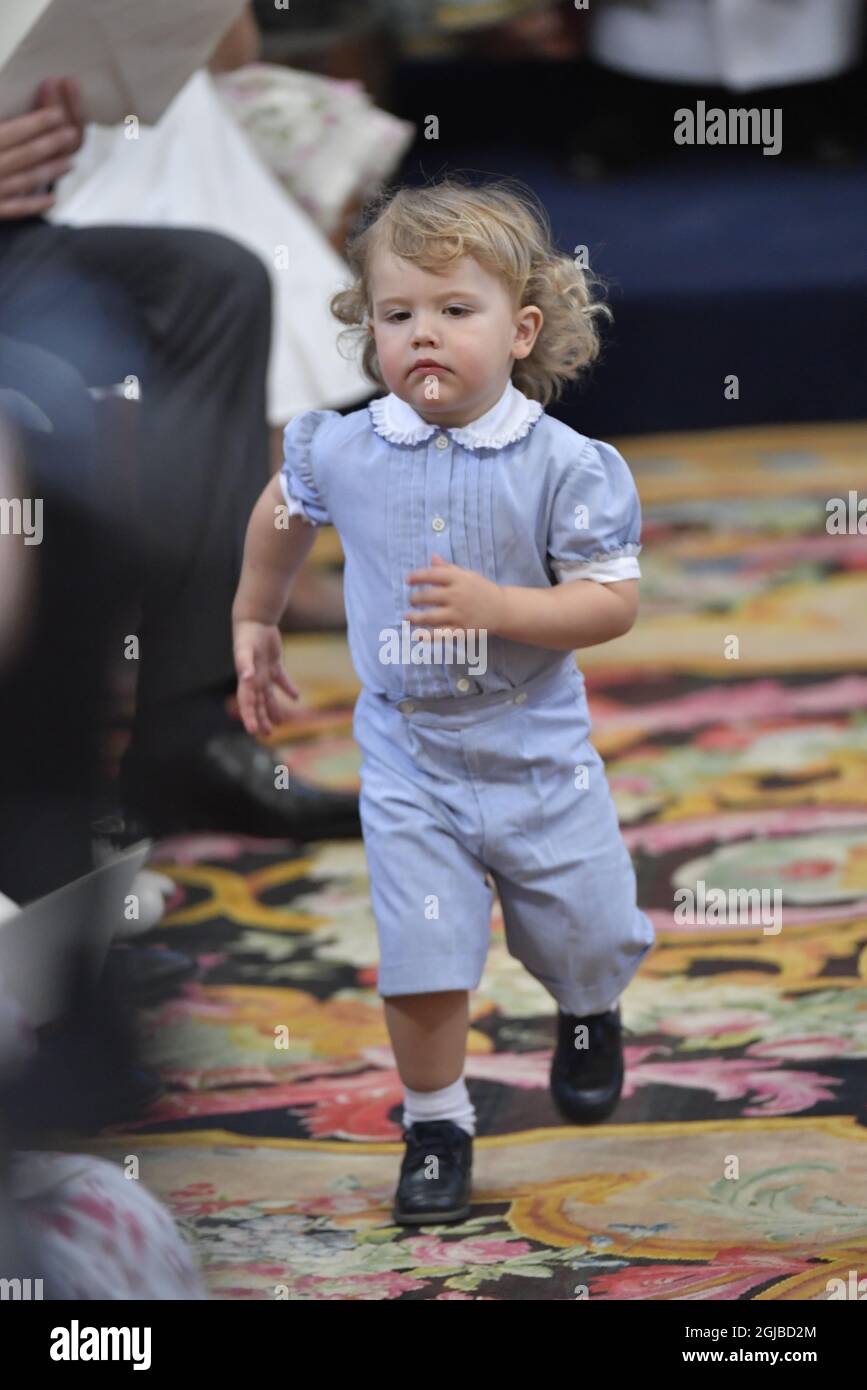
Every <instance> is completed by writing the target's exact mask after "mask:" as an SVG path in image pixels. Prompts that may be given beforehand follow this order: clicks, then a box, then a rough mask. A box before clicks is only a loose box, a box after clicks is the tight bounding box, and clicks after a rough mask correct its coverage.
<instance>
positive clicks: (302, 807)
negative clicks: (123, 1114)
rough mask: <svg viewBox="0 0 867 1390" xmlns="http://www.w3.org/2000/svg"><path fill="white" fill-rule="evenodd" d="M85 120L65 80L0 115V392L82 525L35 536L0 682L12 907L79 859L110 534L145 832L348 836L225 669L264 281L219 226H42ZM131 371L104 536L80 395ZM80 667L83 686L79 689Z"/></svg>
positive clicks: (261, 464) (35, 462) (128, 766)
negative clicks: (102, 569) (247, 719)
mask: <svg viewBox="0 0 867 1390" xmlns="http://www.w3.org/2000/svg"><path fill="white" fill-rule="evenodd" d="M82 130H83V121H82V114H81V107H80V100H79V95H78V92H77V89H76V87H75V84H74V83H72V82H70V81H63V80H53V79H52V80H46V81H45V82H43V84H42V87H41V88H40V91H39V93H38V94H37V99H36V104H35V108H34V110H33V111H31V112H30V113H25V114H23V115H22V116H20V117H17V118H14V119H11V120H6V121H2V122H0V345H2V347H3V349H4V350H3V353H2V356H0V391H2V390H7V391H11V392H12V395H11V396H10V397H8V398H7V403H8V401H9V400H11V401H12V403H13V405H16V406H17V408H18V410H19V414H21V413H22V412H23V416H22V418H21V419H20V420H19V425H20V429H21V431H22V433H23V434H24V435H26V437H27V440H26V454H27V460H26V462H27V467H28V468H30V467H33V468H34V469H35V470H36V472H37V475H38V478H39V486H40V488H42V487H45V488H46V489H51V490H52V491H51V494H50V495H51V496H52V497H54V496H55V495H56V497H57V499H58V500H57V501H56V502H52V504H51V505H52V506H54V507H56V508H60V507H61V505H66V506H73V507H74V508H76V511H75V521H74V524H73V523H69V524H67V523H65V522H64V523H57V524H55V526H54V528H53V530H51V531H47V533H46V536H45V540H44V543H43V544H42V545H40V546H38V547H34V548H35V549H37V550H38V551H39V555H38V559H37V561H36V562H35V563H36V564H37V566H38V568H39V570H40V584H41V586H42V587H41V588H40V590H39V592H40V600H39V603H38V604H37V605H36V606H35V608H34V612H33V613H32V614H31V615H30V629H29V632H28V637H27V641H26V642H25V643H24V644H23V645H22V646H21V647H20V649H19V651H18V654H17V656H16V658H15V660H14V662H13V664H12V665H11V666H8V667H7V669H6V670H5V672H4V673H3V677H2V683H0V729H2V735H0V737H2V738H3V741H4V749H3V751H4V752H5V754H6V756H5V757H4V759H3V766H4V777H5V780H6V787H7V791H9V792H12V793H13V794H12V796H11V797H10V796H7V797H6V798H5V806H6V808H7V809H5V811H4V819H3V824H2V826H0V855H2V857H3V862H2V864H0V870H4V866H5V873H6V881H5V882H4V881H3V878H2V876H0V890H2V891H5V892H7V893H9V895H10V896H11V897H13V898H14V899H15V900H17V901H19V902H25V901H27V900H28V899H29V898H30V897H32V896H36V895H37V894H38V893H41V892H46V891H49V889H50V888H51V887H53V886H56V885H57V884H59V883H62V882H67V881H69V879H70V878H72V877H75V876H77V874H79V873H83V872H86V871H87V869H88V868H89V867H91V860H90V854H89V845H88V835H87V822H86V820H85V819H84V807H85V804H86V802H87V800H88V798H89V795H90V790H91V783H92V778H91V775H90V773H87V774H85V773H84V772H83V771H82V769H83V767H84V765H85V764H86V765H87V767H88V768H89V769H90V768H92V765H93V764H92V753H93V746H94V739H95V734H94V729H93V724H94V723H95V721H96V720H97V719H98V717H99V714H100V710H99V709H98V706H97V702H96V700H95V697H94V696H93V694H92V690H91V687H90V686H89V685H87V684H86V683H87V682H91V683H92V682H93V681H94V680H95V674H94V673H95V669H96V663H93V662H91V661H90V660H89V657H90V655H91V652H92V646H91V641H92V634H93V632H94V624H93V620H94V613H95V612H96V611H98V606H99V605H103V606H104V604H105V599H106V595H107V594H108V593H110V592H111V590H110V589H108V588H107V587H106V585H105V584H104V583H102V582H101V579H100V575H99V566H98V561H99V558H100V556H101V555H103V554H107V549H108V548H110V546H111V544H112V539H113V541H114V549H115V552H118V553H119V554H120V556H121V557H123V560H124V563H125V564H126V565H127V566H132V567H133V568H134V570H135V575H134V579H133V580H132V581H131V582H132V583H133V585H134V588H135V594H134V598H135V602H136V605H137V607H138V611H139V613H140V621H139V623H138V624H137V626H135V627H132V628H130V627H126V628H125V629H124V630H125V631H126V632H133V633H135V634H136V635H137V636H138V637H139V641H140V661H139V662H138V683H137V692H136V711H135V718H134V724H133V731H132V737H131V741H130V745H129V748H128V750H127V753H126V755H125V757H124V760H123V765H122V770H121V789H120V795H121V798H122V801H123V807H124V812H125V814H126V815H127V816H130V815H131V816H133V817H134V818H135V817H138V820H139V826H138V830H139V832H140V831H142V830H143V831H144V832H145V833H150V834H155V835H160V834H164V833H170V832H172V831H175V830H192V829H197V828H203V829H215V830H217V829H225V830H234V831H238V832H240V833H248V834H263V835H290V836H291V835H296V834H297V835H300V836H304V837H310V836H316V835H325V834H328V835H340V834H342V833H343V834H346V833H350V834H354V833H356V829H357V798H356V797H355V796H354V795H350V794H343V793H333V792H326V791H323V790H321V789H319V788H315V787H310V786H305V785H304V784H303V783H300V782H298V781H297V779H296V780H295V781H294V783H293V786H292V788H291V789H288V790H279V789H277V788H275V786H274V776H273V765H272V762H273V760H272V758H271V757H270V756H269V755H268V754H267V753H265V751H264V750H262V749H261V748H260V747H259V745H258V744H257V743H256V742H255V741H254V740H252V739H250V738H249V736H248V735H247V734H246V733H245V732H244V730H243V729H241V728H240V726H239V724H238V723H237V721H235V720H234V719H233V718H232V717H231V716H230V714H229V713H228V710H227V700H228V699H229V697H230V696H231V694H232V692H233V689H234V673H233V659H232V645H231V631H230V626H229V624H228V622H227V621H226V620H225V615H224V613H223V612H222V611H221V609H222V604H221V602H220V595H223V596H224V597H225V598H227V599H228V601H229V602H230V601H231V597H232V595H233V593H234V587H235V584H236V582H237V575H238V573H239V569H240V560H241V551H242V545H243V534H244V528H245V525H246V520H247V517H248V515H249V512H250V510H251V509H252V506H253V503H254V501H255V497H256V496H257V493H258V491H260V490H261V485H262V481H263V478H265V479H267V476H268V436H267V425H266V419H265V391H266V373H267V364H268V350H269V343H270V326H271V291H270V282H269V280H268V277H267V275H266V273H265V271H264V269H263V267H262V265H261V262H260V261H259V260H258V259H257V258H256V257H254V256H253V255H251V254H250V253H249V252H248V251H247V250H245V249H244V248H243V247H241V246H239V245H237V244H236V243H235V242H233V241H230V240H229V239H228V238H226V237H222V236H219V235H216V234H212V233H209V232H204V231H191V230H172V229H166V230H164V229H159V228H154V229H152V228H145V227H88V228H70V227H66V226H55V225H52V224H51V223H50V222H48V221H46V220H45V214H46V213H47V212H48V211H49V210H50V208H51V206H52V204H53V194H52V192H51V191H50V187H51V185H52V184H53V183H54V182H55V180H56V179H57V178H59V177H61V176H62V175H63V174H64V173H65V172H67V171H68V170H69V169H70V168H71V162H72V159H73V158H74V155H75V153H76V151H77V149H78V148H79V146H80V144H81V139H82ZM85 330H86V331H85ZM40 363H41V364H42V365H40ZM125 381H131V382H133V383H134V387H135V392H136V394H137V395H138V396H139V397H140V399H139V400H138V406H137V412H136V413H137V415H138V417H139V418H138V422H137V423H138V429H137V442H136V459H135V467H134V472H135V487H136V492H137V501H136V505H135V507H134V509H132V513H131V514H129V513H126V514H124V515H123V516H119V515H118V514H117V513H114V514H113V517H112V519H111V521H110V523H109V525H108V526H106V525H103V526H102V529H101V532H100V537H99V538H96V537H95V536H94V535H93V531H92V528H93V526H94V525H95V524H96V523H95V521H94V517H95V516H96V513H97V511H98V505H97V507H96V510H95V511H94V512H93V513H91V514H90V515H87V514H86V507H85V505H84V503H83V498H84V496H85V489H84V486H83V484H84V479H85V477H90V476H91V475H92V474H93V471H94V458H95V453H96V450H97V439H98V435H99V429H98V426H97V420H96V414H95V410H94V401H93V398H92V395H91V394H90V392H91V390H92V388H94V387H101V388H112V387H113V386H115V385H116V383H118V382H125ZM34 407H35V409H36V415H34V414H33V408H34ZM39 416H41V417H43V418H42V419H40V418H39ZM69 439H73V440H74V441H75V445H74V447H71V446H69V445H68V440H69ZM127 455H128V450H127V448H126V447H123V448H118V449H117V450H116V451H115V454H114V456H112V457H111V458H110V459H108V461H107V463H108V469H107V472H104V474H103V476H102V478H101V479H98V480H97V481H96V482H95V483H93V485H89V487H88V490H87V495H88V496H91V497H92V498H94V499H96V501H97V503H98V501H99V499H101V498H102V497H103V495H104V493H105V492H106V489H107V487H108V483H109V476H108V475H109V474H113V473H114V471H115V470H118V469H122V468H124V467H129V463H130V460H129V458H128V456H127ZM43 480H44V481H43ZM61 499H62V500H61ZM49 510H50V508H49V507H48V506H47V505H46V511H49ZM130 530H131V531H132V532H133V533H134V541H133V542H132V543H130V541H129V535H128V532H129V531H130ZM0 539H2V540H3V542H4V543H5V542H6V541H7V540H8V539H9V538H8V537H3V538H0ZM134 556H138V557H139V560H140V561H141V563H140V564H138V565H136V564H135V561H134ZM112 563H114V562H112ZM127 574H129V570H127ZM46 575H50V576H51V577H52V578H51V582H50V583H47V582H46V580H45V576H46ZM88 575H92V576H95V577H94V578H93V579H92V580H91V579H89V578H88ZM88 586H89V587H88ZM121 596H123V597H131V595H130V594H129V591H128V590H125V589H123V588H121V590H120V591H119V594H118V597H121ZM115 650H116V653H117V658H118V660H120V658H121V656H122V647H120V646H117V647H116V649H115ZM77 670H80V671H82V672H83V673H84V675H85V676H86V682H85V684H84V685H83V686H82V689H81V692H80V697H79V695H78V693H77V692H76V697H75V698H74V699H73V700H70V689H69V682H70V671H72V672H75V671H77ZM83 679H84V677H83ZM60 691H62V694H63V698H60V693H59V692H60ZM87 721H89V724H88V732H87V736H86V737H85V736H84V735H83V733H82V728H83V723H84V722H87ZM73 805H74V810H73V811H70V810H69V809H68V808H69V807H71V806H73ZM64 806H65V807H66V808H67V810H66V811H62V810H61V808H62V807H64ZM136 837H137V836H132V838H136Z"/></svg>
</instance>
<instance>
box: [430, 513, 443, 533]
mask: <svg viewBox="0 0 867 1390" xmlns="http://www.w3.org/2000/svg"><path fill="white" fill-rule="evenodd" d="M431 526H432V527H433V529H434V530H435V531H444V530H445V529H446V524H445V522H444V521H443V519H442V517H441V516H435V517H434V519H433V521H432V522H431Z"/></svg>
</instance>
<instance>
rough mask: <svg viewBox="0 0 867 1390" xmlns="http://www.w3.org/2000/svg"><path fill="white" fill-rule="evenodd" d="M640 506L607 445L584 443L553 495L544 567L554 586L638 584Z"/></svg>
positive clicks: (623, 467)
mask: <svg viewBox="0 0 867 1390" xmlns="http://www.w3.org/2000/svg"><path fill="white" fill-rule="evenodd" d="M640 536H641V504H640V502H639V500H638V491H637V489H636V486H635V481H634V479H633V477H632V473H631V472H630V470H629V465H628V464H627V462H626V460H625V459H624V458H623V456H622V454H620V453H618V451H617V449H615V448H614V446H613V445H612V444H605V443H603V442H602V440H599V439H588V440H587V443H586V445H585V447H584V449H583V450H582V451H581V453H580V454H579V456H578V458H577V459H576V460H575V461H574V463H572V464H570V466H569V467H568V468H567V469H566V471H565V473H564V476H563V478H562V480H561V482H560V484H559V486H558V488H557V490H556V493H555V496H554V502H553V506H552V510H551V519H550V522H549V527H548V563H549V564H550V566H551V569H552V570H553V572H554V574H555V575H556V577H557V580H558V582H560V583H564V582H566V581H568V580H570V579H593V580H596V582H597V583H600V584H615V583H617V582H618V581H619V580H621V579H640V578H641V570H640V568H639V565H638V555H639V552H640V551H641V544H640Z"/></svg>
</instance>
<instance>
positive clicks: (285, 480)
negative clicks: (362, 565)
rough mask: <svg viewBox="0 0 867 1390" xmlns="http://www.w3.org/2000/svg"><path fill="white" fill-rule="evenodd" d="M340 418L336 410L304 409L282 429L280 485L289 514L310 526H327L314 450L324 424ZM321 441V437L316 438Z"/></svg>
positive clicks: (326, 508) (325, 509) (327, 521)
mask: <svg viewBox="0 0 867 1390" xmlns="http://www.w3.org/2000/svg"><path fill="white" fill-rule="evenodd" d="M330 418H335V419H340V416H339V415H338V412H337V411H336V410H305V411H303V412H302V413H301V414H300V415H296V416H295V418H294V420H290V421H289V424H288V425H287V426H286V428H285V430H284V431H283V467H282V468H281V469H280V487H281V488H282V490H283V496H284V497H285V498H286V505H287V507H288V508H289V515H290V516H300V517H302V518H303V520H304V521H306V522H309V524H310V525H311V526H329V525H330V524H331V517H330V515H329V513H328V506H327V504H326V502H325V499H324V498H323V496H322V494H321V492H320V491H319V487H318V484H317V482H316V475H315V471H314V466H313V465H314V458H315V449H316V447H317V440H318V436H319V434H320V431H321V429H322V426H323V424H324V423H325V421H326V420H328V419H330ZM318 442H319V443H321V440H319V441H318Z"/></svg>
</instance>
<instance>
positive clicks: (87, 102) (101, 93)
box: [0, 0, 245, 125]
mask: <svg viewBox="0 0 867 1390" xmlns="http://www.w3.org/2000/svg"><path fill="white" fill-rule="evenodd" d="M244 8H245V0H2V17H0V120H8V119H9V118H11V117H13V116H22V115H24V113H25V112H26V111H30V110H31V109H32V107H33V103H34V100H35V97H36V92H37V89H38V87H39V84H40V82H42V81H43V79H44V78H46V77H73V78H75V79H76V81H77V82H78V84H79V86H80V88H81V94H82V103H83V106H84V114H85V118H86V119H87V120H89V121H98V122H99V123H100V124H102V125H115V124H117V123H120V122H122V121H124V120H125V118H126V117H127V116H136V117H137V118H138V120H139V121H141V122H143V123H145V124H148V125H152V124H153V123H154V122H156V121H157V120H158V119H159V117H160V116H161V115H162V113H163V112H164V111H165V109H166V107H167V106H168V105H169V103H170V102H171V100H172V98H173V97H174V96H176V95H177V93H178V92H179V91H180V89H181V87H182V86H183V85H184V83H185V82H186V80H187V78H188V77H189V76H190V74H191V73H193V72H195V70H196V68H200V67H203V66H204V65H205V64H206V63H207V62H208V60H209V58H210V57H211V54H212V53H213V51H214V49H215V48H216V47H217V44H218V43H219V41H220V39H221V38H222V36H223V34H224V33H225V32H226V30H227V29H229V28H230V27H231V25H232V24H233V23H234V21H235V20H236V19H237V18H238V16H239V15H240V13H241V11H242V10H243V9H244ZM34 16H35V22H34ZM28 26H30V27H29V28H28Z"/></svg>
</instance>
